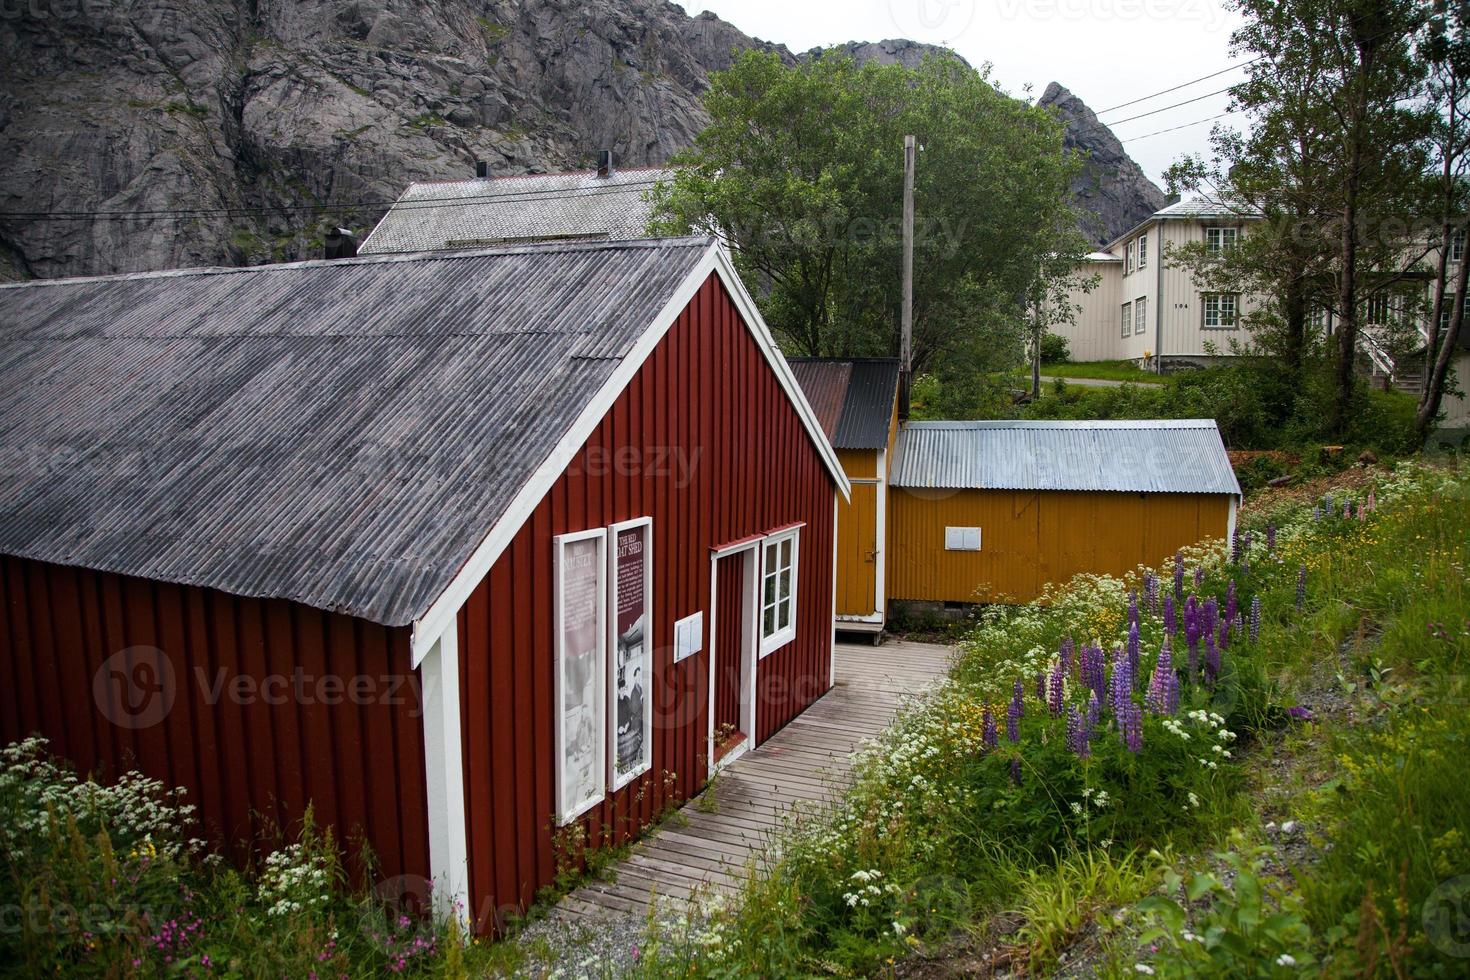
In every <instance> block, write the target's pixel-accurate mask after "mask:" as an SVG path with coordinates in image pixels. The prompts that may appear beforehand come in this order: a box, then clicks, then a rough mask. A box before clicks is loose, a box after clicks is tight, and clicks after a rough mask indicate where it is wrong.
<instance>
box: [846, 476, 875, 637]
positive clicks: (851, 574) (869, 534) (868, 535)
mask: <svg viewBox="0 0 1470 980" xmlns="http://www.w3.org/2000/svg"><path fill="white" fill-rule="evenodd" d="M837 459H838V461H839V462H841V463H842V469H843V472H845V473H846V474H847V476H848V478H849V479H851V480H874V479H876V478H877V476H878V453H877V451H875V450H867V451H859V450H851V449H840V450H838V451H837ZM877 550H878V485H877V484H876V483H854V484H853V485H852V502H851V503H839V504H838V505H837V615H839V616H871V615H873V613H874V612H876V611H877V610H876V609H875V608H874V607H875V606H876V605H877V601H876V594H877V571H878V566H877V562H876V553H877Z"/></svg>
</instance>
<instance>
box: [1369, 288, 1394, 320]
mask: <svg viewBox="0 0 1470 980" xmlns="http://www.w3.org/2000/svg"><path fill="white" fill-rule="evenodd" d="M1366 312H1367V320H1368V322H1369V323H1370V324H1372V325H1374V326H1379V327H1381V326H1384V325H1386V324H1388V323H1389V322H1390V321H1391V320H1392V319H1393V300H1392V297H1390V296H1389V295H1388V294H1387V293H1379V294H1378V295H1377V296H1370V297H1368V303H1367V311H1366Z"/></svg>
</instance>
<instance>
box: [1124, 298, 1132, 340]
mask: <svg viewBox="0 0 1470 980" xmlns="http://www.w3.org/2000/svg"><path fill="white" fill-rule="evenodd" d="M1132 332H1133V304H1132V303H1124V304H1123V336H1125V337H1126V336H1128V335H1129V334H1131V333H1132Z"/></svg>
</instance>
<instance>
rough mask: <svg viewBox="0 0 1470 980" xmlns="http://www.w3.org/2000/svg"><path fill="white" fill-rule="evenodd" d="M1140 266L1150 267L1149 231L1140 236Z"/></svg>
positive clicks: (1142, 267)
mask: <svg viewBox="0 0 1470 980" xmlns="http://www.w3.org/2000/svg"><path fill="white" fill-rule="evenodd" d="M1138 267H1139V268H1140V269H1147V268H1148V233H1147V232H1145V233H1144V234H1142V235H1139V236H1138Z"/></svg>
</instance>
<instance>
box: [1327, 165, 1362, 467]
mask: <svg viewBox="0 0 1470 980" xmlns="http://www.w3.org/2000/svg"><path fill="white" fill-rule="evenodd" d="M1353 156H1354V165H1355V168H1356V158H1357V156H1358V154H1357V153H1356V152H1355V153H1354V154H1353ZM1356 183H1357V181H1356V180H1355V179H1354V178H1352V177H1349V178H1348V180H1347V181H1346V184H1345V186H1344V193H1345V194H1346V195H1347V201H1346V205H1345V206H1344V208H1343V215H1342V217H1343V225H1342V241H1341V243H1340V245H1339V246H1338V247H1339V249H1340V254H1339V261H1340V262H1341V268H1340V269H1339V270H1338V273H1337V305H1338V323H1337V378H1336V389H1337V390H1336V395H1335V397H1334V398H1333V400H1332V419H1331V421H1332V426H1331V430H1332V433H1333V435H1336V436H1338V437H1339V438H1340V437H1342V436H1343V435H1344V434H1346V432H1347V428H1348V416H1349V414H1350V413H1351V412H1352V407H1353V388H1354V382H1355V381H1356V376H1355V375H1356V369H1357V363H1358V230H1357V228H1356V227H1355V225H1356V224H1357V220H1358V209H1357V189H1356V186H1355V185H1356Z"/></svg>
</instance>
